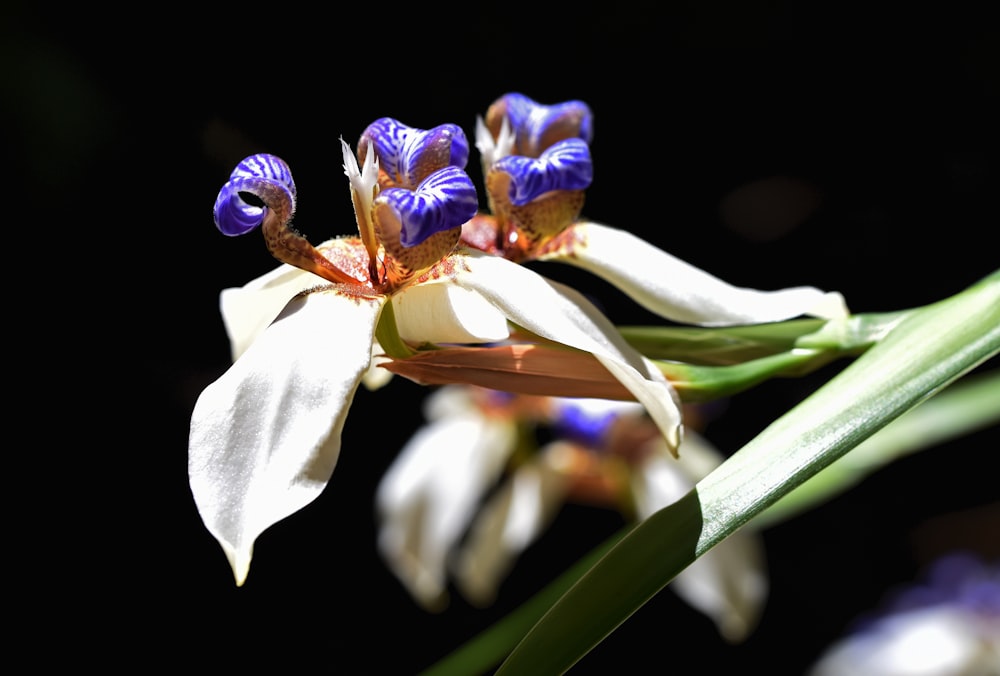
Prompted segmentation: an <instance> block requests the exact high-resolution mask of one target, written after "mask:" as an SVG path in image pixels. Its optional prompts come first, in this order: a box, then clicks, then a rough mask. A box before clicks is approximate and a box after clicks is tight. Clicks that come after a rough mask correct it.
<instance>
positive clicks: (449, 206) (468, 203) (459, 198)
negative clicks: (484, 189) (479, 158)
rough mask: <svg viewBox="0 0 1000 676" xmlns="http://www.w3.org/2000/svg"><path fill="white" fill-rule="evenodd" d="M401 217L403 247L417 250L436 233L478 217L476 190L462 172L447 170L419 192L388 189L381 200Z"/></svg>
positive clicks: (457, 169)
mask: <svg viewBox="0 0 1000 676" xmlns="http://www.w3.org/2000/svg"><path fill="white" fill-rule="evenodd" d="M378 199H379V201H382V200H385V201H386V202H388V203H389V204H390V205H392V206H393V207H394V208H395V209H396V212H397V213H398V214H399V218H400V222H401V224H402V226H401V232H400V236H399V241H400V243H401V244H402V245H403V246H405V247H411V246H416V245H417V244H420V243H421V242H423V241H424V240H425V239H427V238H428V237H430V236H431V235H433V234H434V233H437V232H442V231H444V230H450V229H451V228H457V227H459V226H461V225H462V224H463V223H465V222H466V221H468V220H469V219H470V218H472V217H473V216H475V215H476V211H477V210H478V209H479V198H478V196H477V195H476V187H475V186H474V185H473V184H472V179H470V178H469V176H468V174H466V173H465V172H464V171H463V170H462V169H459V168H458V167H454V166H451V167H446V168H444V169H439V170H438V171H436V172H434V173H433V174H431V175H430V176H428V177H427V178H426V179H424V181H423V182H421V183H420V185H419V186H417V189H416V190H407V189H405V188H388V189H386V190H383V191H382V193H381V194H380V195H379V197H378Z"/></svg>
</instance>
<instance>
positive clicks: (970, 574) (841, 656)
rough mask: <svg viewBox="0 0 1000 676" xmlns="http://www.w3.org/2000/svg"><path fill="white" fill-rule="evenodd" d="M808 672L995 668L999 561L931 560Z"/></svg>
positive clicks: (827, 675) (912, 673)
mask: <svg viewBox="0 0 1000 676" xmlns="http://www.w3.org/2000/svg"><path fill="white" fill-rule="evenodd" d="M809 673H810V674H811V675H812V676H835V675H837V674H858V675H859V676H867V675H869V674H870V675H872V676H874V675H876V674H877V675H878V676H917V675H919V676H938V675H940V676H950V675H952V674H969V675H970V676H971V675H973V674H983V675H984V676H986V675H988V674H997V673H1000V566H998V565H997V564H996V563H995V562H994V563H989V562H987V561H985V560H983V559H981V558H980V557H979V556H977V555H975V554H972V553H970V552H955V553H951V554H949V555H946V556H943V557H941V558H940V559H938V560H937V561H935V562H934V563H933V564H932V565H931V567H930V568H929V570H928V576H927V580H926V581H921V582H920V583H918V584H916V585H913V586H912V587H910V588H906V589H903V590H900V591H899V592H898V593H897V594H894V595H893V597H892V598H891V599H889V601H888V603H887V604H886V607H885V608H883V609H882V610H881V611H879V613H878V614H877V615H872V616H871V617H868V618H865V620H864V621H863V622H861V623H859V626H858V627H857V628H856V629H855V631H853V632H852V633H850V634H849V635H848V636H846V637H844V638H842V639H840V640H839V641H837V642H835V643H834V644H833V645H831V646H830V647H828V648H827V649H826V651H825V652H824V653H823V654H822V655H821V656H820V658H819V659H818V660H817V662H816V663H815V664H814V665H813V667H812V668H811V670H810V671H809Z"/></svg>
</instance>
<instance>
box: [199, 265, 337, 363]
mask: <svg viewBox="0 0 1000 676" xmlns="http://www.w3.org/2000/svg"><path fill="white" fill-rule="evenodd" d="M320 284H329V282H327V281H326V280H325V279H323V278H322V277H317V276H316V275H314V274H313V273H311V272H306V271H304V270H300V269H299V268H296V267H293V266H291V265H287V264H285V265H281V266H279V267H277V268H276V269H274V270H272V271H271V272H269V273H267V274H266V275H263V276H262V277H258V278H257V279H254V280H252V281H250V282H248V283H246V284H245V285H243V286H241V287H235V288H231V289H223V291H222V293H221V294H219V309H220V310H221V311H222V321H223V323H224V324H225V326H226V333H227V334H228V335H229V344H230V346H231V348H232V354H233V361H236V360H237V359H239V357H240V355H242V354H243V353H244V352H246V349H247V348H248V347H250V344H251V343H252V342H253V341H254V340H256V339H257V336H259V335H260V334H261V332H262V331H263V330H264V329H266V328H267V325H268V324H270V323H271V322H272V321H274V318H275V317H277V316H278V313H279V312H281V310H282V308H284V307H285V305H286V304H287V303H288V301H289V300H291V299H292V298H294V297H295V295H296V294H297V293H299V292H300V291H305V290H306V289H310V288H312V287H314V286H318V285H320Z"/></svg>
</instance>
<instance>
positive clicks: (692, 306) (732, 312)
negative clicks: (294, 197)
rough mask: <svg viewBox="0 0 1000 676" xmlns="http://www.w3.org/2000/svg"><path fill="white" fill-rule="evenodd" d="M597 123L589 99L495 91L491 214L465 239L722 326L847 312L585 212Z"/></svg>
mask: <svg viewBox="0 0 1000 676" xmlns="http://www.w3.org/2000/svg"><path fill="white" fill-rule="evenodd" d="M593 133H594V131H593V115H592V113H591V111H590V108H589V107H588V106H587V105H586V104H585V103H583V102H582V101H567V102H564V103H559V104H556V105H552V106H547V105H542V104H539V103H537V102H536V101H534V100H532V99H530V98H528V97H527V96H525V95H523V94H520V93H510V94H506V95H504V96H502V97H500V98H499V99H497V100H496V101H494V102H493V104H492V105H491V106H490V107H489V109H488V111H487V114H486V119H485V120H483V119H482V118H479V119H477V125H476V147H477V148H478V149H479V151H480V154H481V156H482V161H483V174H484V176H485V177H486V189H487V194H488V196H489V202H490V207H491V210H492V214H490V215H486V214H480V215H477V216H476V217H475V218H473V219H472V220H471V221H469V222H468V223H466V224H465V226H464V227H463V230H462V241H463V243H465V244H467V245H468V246H470V247H473V248H478V249H481V250H483V251H488V252H491V253H495V254H498V255H502V256H504V257H506V258H508V259H510V260H515V261H522V262H523V261H527V260H535V261H554V262H560V263H566V264H570V265H575V266H577V267H580V268H582V269H585V270H588V271H590V272H592V273H594V274H596V275H597V276H599V277H601V278H603V279H605V280H606V281H608V282H610V283H612V284H614V285H615V286H616V287H618V289H619V290H621V291H622V292H623V293H625V294H627V295H628V296H630V297H631V298H632V299H633V300H635V301H636V302H637V303H639V304H640V305H642V306H643V307H645V308H646V309H648V310H650V311H651V312H653V313H655V314H657V315H659V316H661V317H664V318H666V319H669V320H672V321H677V322H683V323H689V324H698V325H702V326H722V325H734V324H756V323H764V322H773V321H782V320H785V319H790V318H792V317H797V316H800V315H812V316H815V317H821V318H825V319H836V318H842V317H846V316H847V314H848V310H847V306H846V304H845V302H844V298H843V296H841V295H840V294H839V293H837V292H825V291H822V290H820V289H817V288H815V287H810V286H798V287H790V288H787V289H779V290H773V291H768V290H757V289H750V288H743V287H735V286H733V285H731V284H729V283H727V282H725V281H723V280H721V279H719V278H718V277H716V276H714V275H712V274H710V273H708V272H706V271H704V270H701V269H699V268H696V267H694V266H693V265H690V264H689V263H686V262H684V261H682V260H680V259H678V258H676V257H675V256H672V255H671V254H669V253H667V252H665V251H663V250H662V249H659V248H657V247H655V246H653V245H651V244H649V243H648V242H645V241H644V240H642V239H640V238H638V237H636V236H635V235H633V234H631V233H629V232H628V231H627V230H622V229H618V228H613V227H608V226H606V225H602V224H600V223H596V222H594V221H591V220H588V219H581V218H579V216H580V213H581V210H582V207H583V197H584V189H585V188H587V187H588V186H589V185H590V183H591V181H592V178H593V171H592V167H591V158H590V152H589V146H588V144H589V143H590V140H591V138H592V137H593Z"/></svg>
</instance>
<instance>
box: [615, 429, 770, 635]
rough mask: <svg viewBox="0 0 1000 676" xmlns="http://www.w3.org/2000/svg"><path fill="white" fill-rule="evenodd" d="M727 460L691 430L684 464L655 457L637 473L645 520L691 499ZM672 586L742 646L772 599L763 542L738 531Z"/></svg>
mask: <svg viewBox="0 0 1000 676" xmlns="http://www.w3.org/2000/svg"><path fill="white" fill-rule="evenodd" d="M722 459H723V458H722V455H721V454H720V453H719V452H718V451H717V450H716V449H714V448H713V447H712V446H711V445H710V444H709V443H708V442H707V441H706V440H705V439H704V438H703V437H701V436H699V435H698V434H696V433H694V432H690V431H689V432H688V433H687V434H686V435H685V438H684V441H683V442H682V443H681V447H680V459H679V460H675V459H673V458H668V457H666V456H665V455H664V454H662V453H659V454H651V455H650V456H649V457H648V458H647V459H646V460H645V462H644V463H643V464H642V465H641V466H640V467H639V468H638V470H637V471H636V473H635V474H634V486H633V492H634V495H635V497H636V507H637V511H638V514H639V517H640V518H642V519H645V518H648V517H649V516H651V515H652V514H653V513H654V512H656V511H658V510H660V509H661V508H663V507H666V506H667V505H669V504H672V503H673V502H675V501H676V500H678V499H680V498H681V497H683V496H684V495H686V494H687V493H688V492H689V491H690V490H691V489H692V488H694V485H695V483H697V482H698V481H699V480H700V479H702V478H703V477H704V476H705V475H706V474H708V473H709V472H710V471H712V469H714V468H715V467H716V466H718V465H719V463H721V461H722ZM670 588H671V589H672V590H673V591H674V592H675V593H676V594H677V595H678V596H680V597H681V598H682V599H684V600H685V601H686V602H687V603H688V604H690V605H691V606H692V607H693V608H696V609H697V610H699V611H701V612H702V613H704V614H705V615H707V616H708V617H709V618H711V619H712V621H713V622H715V624H716V627H718V629H719V633H720V634H721V635H722V636H723V638H725V639H726V640H728V641H731V642H733V643H738V642H740V641H742V640H744V639H745V638H746V637H747V636H748V635H749V634H750V632H752V631H753V629H754V628H755V627H756V626H757V623H758V621H759V619H760V615H761V613H762V611H763V608H764V603H765V601H766V600H767V594H768V579H767V571H766V562H765V554H764V545H763V542H762V541H761V539H760V537H759V535H758V534H757V533H755V532H753V531H748V530H740V531H737V532H736V533H734V534H732V535H730V536H729V537H728V538H726V539H725V540H724V541H722V542H721V543H720V544H718V545H716V546H715V547H714V548H712V549H711V550H709V551H708V552H706V553H705V554H703V555H702V556H701V557H700V558H699V559H698V560H696V561H695V562H694V563H692V564H691V565H690V566H688V567H687V568H686V569H684V571H682V572H681V573H680V574H679V575H678V576H677V577H676V578H675V579H674V580H673V582H671V584H670Z"/></svg>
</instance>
